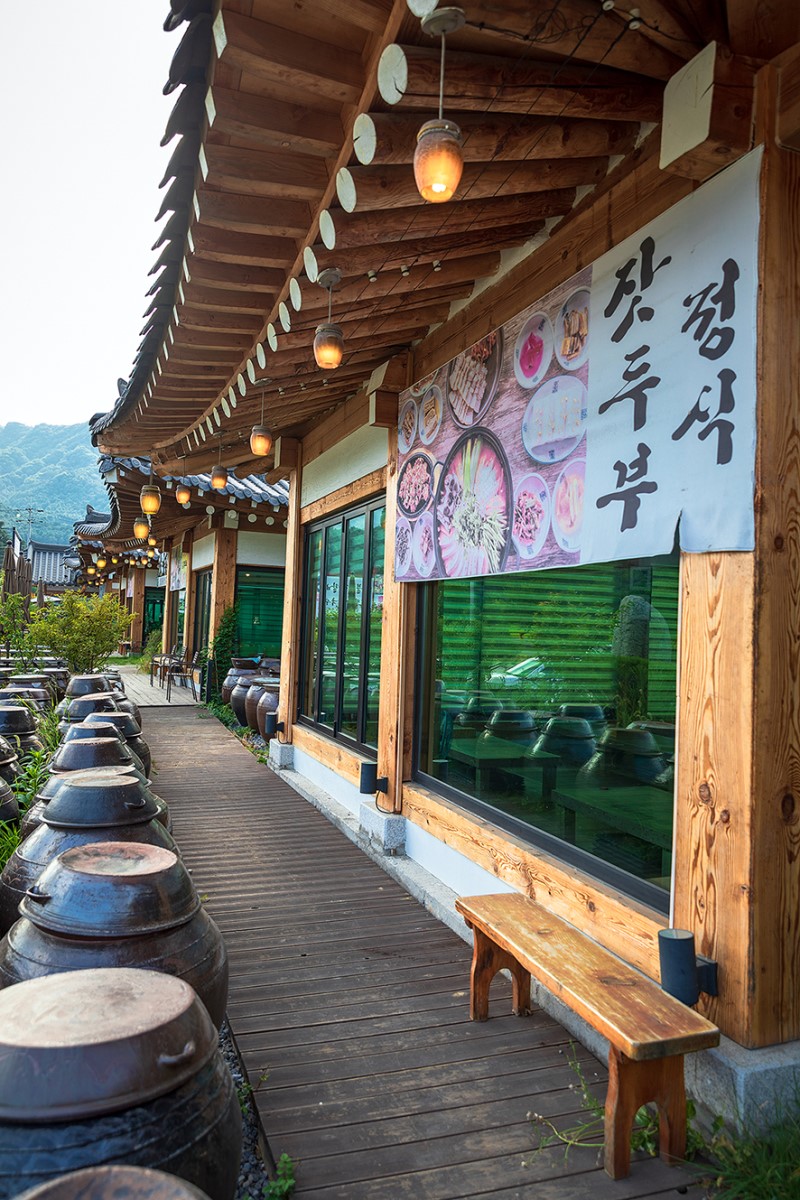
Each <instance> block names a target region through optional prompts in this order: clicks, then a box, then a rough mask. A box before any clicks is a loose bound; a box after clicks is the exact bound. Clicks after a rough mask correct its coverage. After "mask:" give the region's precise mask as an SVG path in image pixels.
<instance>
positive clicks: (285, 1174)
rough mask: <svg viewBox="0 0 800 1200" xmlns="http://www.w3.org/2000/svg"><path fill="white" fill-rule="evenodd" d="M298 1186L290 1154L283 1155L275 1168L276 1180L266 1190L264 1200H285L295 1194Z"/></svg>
mask: <svg viewBox="0 0 800 1200" xmlns="http://www.w3.org/2000/svg"><path fill="white" fill-rule="evenodd" d="M296 1186H297V1181H296V1179H295V1177H294V1163H293V1161H292V1159H291V1158H290V1157H289V1155H288V1154H282V1155H281V1156H280V1158H279V1159H278V1162H277V1164H276V1167H275V1178H274V1179H270V1181H269V1183H268V1184H267V1186H266V1187H265V1188H264V1192H263V1195H264V1200H284V1198H285V1197H289V1196H291V1195H292V1194H293V1193H294V1189H295V1187H296Z"/></svg>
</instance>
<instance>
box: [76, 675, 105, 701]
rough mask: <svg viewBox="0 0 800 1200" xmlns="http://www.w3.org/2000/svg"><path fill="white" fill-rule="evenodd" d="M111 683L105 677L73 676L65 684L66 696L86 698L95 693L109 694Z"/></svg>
mask: <svg viewBox="0 0 800 1200" xmlns="http://www.w3.org/2000/svg"><path fill="white" fill-rule="evenodd" d="M110 691H111V681H110V680H109V679H107V678H106V677H105V675H100V674H95V675H73V676H72V678H71V679H70V681H69V683H68V684H67V695H68V696H69V697H70V699H71V698H72V697H73V696H88V695H91V694H93V693H96V692H110Z"/></svg>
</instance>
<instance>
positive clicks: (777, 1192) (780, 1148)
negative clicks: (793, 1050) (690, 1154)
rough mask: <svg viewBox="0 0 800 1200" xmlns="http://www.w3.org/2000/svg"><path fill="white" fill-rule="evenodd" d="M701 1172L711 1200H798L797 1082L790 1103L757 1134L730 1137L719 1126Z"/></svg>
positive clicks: (799, 1115)
mask: <svg viewBox="0 0 800 1200" xmlns="http://www.w3.org/2000/svg"><path fill="white" fill-rule="evenodd" d="M708 1152H709V1155H710V1157H711V1160H712V1162H711V1168H710V1169H709V1168H706V1170H705V1171H704V1172H703V1182H704V1183H705V1184H706V1186H707V1187H708V1188H709V1191H708V1196H709V1197H710V1198H711V1200H797V1197H798V1196H800V1076H796V1077H795V1080H794V1089H793V1094H792V1096H791V1097H790V1099H789V1101H788V1103H784V1104H781V1105H778V1106H776V1110H775V1119H774V1121H773V1123H772V1125H771V1126H770V1127H769V1128H768V1129H766V1130H764V1131H763V1132H761V1133H753V1132H749V1131H748V1130H746V1129H745V1130H743V1131H742V1132H739V1133H729V1132H728V1131H727V1130H725V1129H723V1128H722V1123H721V1121H718V1122H717V1124H716V1128H715V1130H714V1134H713V1137H712V1138H711V1143H710V1145H709V1147H708Z"/></svg>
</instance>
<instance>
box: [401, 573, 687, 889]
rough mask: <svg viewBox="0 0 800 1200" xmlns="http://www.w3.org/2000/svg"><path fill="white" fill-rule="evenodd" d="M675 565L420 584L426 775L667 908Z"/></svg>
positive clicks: (421, 749) (422, 750)
mask: <svg viewBox="0 0 800 1200" xmlns="http://www.w3.org/2000/svg"><path fill="white" fill-rule="evenodd" d="M678 569H679V562H678V556H677V555H672V556H665V557H663V558H655V559H647V560H640V561H637V562H635V563H611V564H604V565H601V566H587V567H572V568H569V569H561V570H553V571H539V572H529V573H524V574H517V575H506V576H496V577H493V578H486V579H474V580H452V581H445V582H442V583H437V584H430V585H426V586H425V588H423V589H422V591H423V595H424V605H423V611H424V620H423V624H422V631H423V632H422V639H421V643H420V663H419V678H420V682H421V712H420V717H421V720H420V724H419V729H420V733H419V758H418V766H419V770H420V771H421V772H422V774H423V775H425V776H430V777H432V779H433V780H438V781H440V783H442V784H443V785H446V787H447V788H448V789H453V790H454V791H455V792H456V793H460V794H463V795H464V796H465V797H467V798H468V799H469V800H470V801H474V802H477V804H478V806H483V807H485V808H487V809H491V810H492V811H494V812H495V813H496V814H497V815H498V816H499V817H501V818H502V821H501V823H504V824H506V825H508V826H510V827H511V828H513V829H515V830H517V831H521V832H522V833H523V836H524V831H525V829H526V827H527V828H529V829H530V830H531V831H532V832H533V831H535V833H536V834H543V835H546V838H550V839H557V840H558V842H560V843H562V844H563V843H566V845H567V846H569V847H570V848H573V849H574V850H577V851H579V852H580V854H582V855H585V856H586V858H585V861H584V864H583V865H584V866H585V867H586V869H587V870H589V871H590V872H592V873H596V874H599V875H600V876H603V875H604V871H606V869H607V868H612V873H614V878H615V879H617V881H619V880H622V881H623V886H627V885H625V882H624V880H625V877H629V879H630V880H637V881H640V882H641V884H642V885H644V886H643V887H641V886H639V885H638V884H636V885H633V884H630V886H629V890H631V891H632V892H633V893H634V894H638V895H641V896H643V897H644V898H645V899H647V900H648V901H649V902H651V903H658V904H660V906H661V907H663V906H664V904H665V899H664V897H665V896H666V893H667V892H668V890H669V886H670V870H671V858H672V829H673V788H674V761H675V710H676V664H677V640H678ZM533 840H536V838H535V837H534V839H533ZM548 844H549V843H548ZM659 896H660V897H662V899H661V900H660V901H659Z"/></svg>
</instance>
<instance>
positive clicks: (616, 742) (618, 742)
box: [597, 728, 661, 756]
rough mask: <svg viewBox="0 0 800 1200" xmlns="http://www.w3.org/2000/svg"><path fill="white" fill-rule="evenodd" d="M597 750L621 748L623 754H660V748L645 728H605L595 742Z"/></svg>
mask: <svg viewBox="0 0 800 1200" xmlns="http://www.w3.org/2000/svg"><path fill="white" fill-rule="evenodd" d="M597 748H598V750H622V751H623V752H624V753H625V754H647V755H653V756H655V755H657V754H661V748H660V747H659V744H658V742H657V741H656V739H655V738H654V737H653V735H652V733H648V732H647V730H646V729H617V728H611V729H607V730H606V731H605V733H604V734H603V735H602V737H600V738H599V740H598V742H597Z"/></svg>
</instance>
